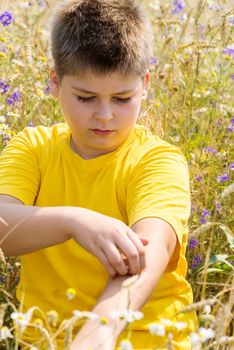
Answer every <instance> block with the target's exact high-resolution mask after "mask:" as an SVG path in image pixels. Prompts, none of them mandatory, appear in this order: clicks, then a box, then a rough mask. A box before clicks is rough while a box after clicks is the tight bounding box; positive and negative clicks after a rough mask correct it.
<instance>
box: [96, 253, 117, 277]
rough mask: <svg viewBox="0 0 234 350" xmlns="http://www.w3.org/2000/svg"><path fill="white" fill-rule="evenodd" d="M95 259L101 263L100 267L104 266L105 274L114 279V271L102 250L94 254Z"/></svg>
mask: <svg viewBox="0 0 234 350" xmlns="http://www.w3.org/2000/svg"><path fill="white" fill-rule="evenodd" d="M95 255H96V257H97V258H98V260H99V261H100V262H101V263H102V265H104V267H105V268H106V270H107V272H108V273H109V275H110V276H111V277H115V276H116V271H115V269H114V268H113V267H112V266H111V264H110V262H109V260H108V258H107V256H106V254H105V252H104V251H103V250H99V251H98V252H96V254H95Z"/></svg>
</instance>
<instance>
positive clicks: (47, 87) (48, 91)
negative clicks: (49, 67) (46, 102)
mask: <svg viewBox="0 0 234 350" xmlns="http://www.w3.org/2000/svg"><path fill="white" fill-rule="evenodd" d="M50 90H51V88H50V83H48V84H47V85H46V87H45V93H46V94H49V93H50Z"/></svg>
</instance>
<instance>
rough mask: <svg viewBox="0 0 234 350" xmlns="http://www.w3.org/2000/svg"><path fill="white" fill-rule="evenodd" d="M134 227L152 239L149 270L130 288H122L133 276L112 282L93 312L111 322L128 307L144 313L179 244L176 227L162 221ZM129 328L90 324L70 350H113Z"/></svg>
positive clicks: (151, 220) (143, 222) (144, 221)
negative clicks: (145, 306)
mask: <svg viewBox="0 0 234 350" xmlns="http://www.w3.org/2000/svg"><path fill="white" fill-rule="evenodd" d="M131 228H132V229H133V230H134V231H135V232H136V233H138V234H141V236H143V237H145V238H147V239H148V240H149V244H148V245H147V246H146V247H145V251H146V268H145V269H144V270H143V271H142V273H141V274H140V275H139V278H138V279H137V280H136V282H135V283H134V284H132V285H131V286H130V287H129V288H122V284H123V282H124V281H127V280H128V279H129V276H118V277H116V278H114V279H110V280H109V283H108V284H107V286H106V289H105V290H104V292H103V294H102V295H101V297H100V299H99V300H98V302H97V304H96V306H95V307H94V309H93V310H92V311H93V312H95V313H97V314H98V315H100V316H107V317H108V316H109V317H110V319H111V316H112V315H113V313H114V312H115V311H118V310H119V311H121V310H123V309H126V308H129V309H131V310H140V309H141V308H142V307H143V305H144V304H145V303H146V302H147V300H148V299H149V298H150V296H151V294H152V292H153V290H154V289H155V287H156V286H157V284H158V282H159V280H160V278H161V276H162V274H163V273H164V272H165V270H166V268H167V265H168V263H169V261H170V258H171V257H172V254H173V252H174V250H175V248H176V244H178V241H177V238H176V234H175V232H174V230H173V229H172V227H171V226H170V225H169V224H168V223H167V222H165V221H163V220H161V219H158V218H144V219H142V220H139V221H138V222H137V223H135V224H134V225H133V226H132V227H131ZM129 292H130V294H129ZM129 295H130V300H129ZM133 296H134V297H133ZM126 325H127V323H126V321H120V322H118V323H115V322H111V323H110V324H109V325H107V326H106V325H105V326H104V325H100V322H98V321H93V320H92V321H91V320H90V321H87V322H86V323H85V325H84V326H83V327H82V328H81V330H80V332H79V333H78V335H77V337H76V338H75V340H74V341H73V343H72V346H71V348H70V350H75V349H77V346H78V345H79V350H84V349H88V348H89V347H90V346H91V347H92V346H94V348H93V349H94V350H96V349H100V350H101V349H102V350H112V349H114V348H115V345H116V341H117V338H118V336H119V334H120V333H121V332H122V331H123V329H124V328H125V327H126ZM89 335H90V336H89Z"/></svg>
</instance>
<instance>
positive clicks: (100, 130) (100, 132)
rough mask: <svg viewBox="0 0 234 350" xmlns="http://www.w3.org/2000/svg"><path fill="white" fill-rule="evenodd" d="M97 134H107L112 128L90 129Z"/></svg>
mask: <svg viewBox="0 0 234 350" xmlns="http://www.w3.org/2000/svg"><path fill="white" fill-rule="evenodd" d="M91 130H92V131H93V132H94V133H95V134H97V135H109V134H111V133H113V132H114V130H102V129H91Z"/></svg>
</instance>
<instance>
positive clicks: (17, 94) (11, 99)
mask: <svg viewBox="0 0 234 350" xmlns="http://www.w3.org/2000/svg"><path fill="white" fill-rule="evenodd" d="M19 97H20V92H19V91H15V92H14V93H13V94H11V95H10V97H8V99H7V101H6V103H7V104H8V105H12V106H13V105H14V104H15V103H16V102H18V101H19Z"/></svg>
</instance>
